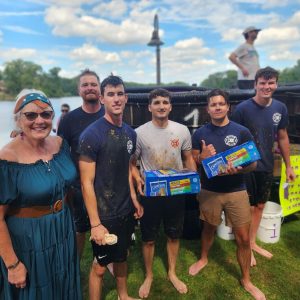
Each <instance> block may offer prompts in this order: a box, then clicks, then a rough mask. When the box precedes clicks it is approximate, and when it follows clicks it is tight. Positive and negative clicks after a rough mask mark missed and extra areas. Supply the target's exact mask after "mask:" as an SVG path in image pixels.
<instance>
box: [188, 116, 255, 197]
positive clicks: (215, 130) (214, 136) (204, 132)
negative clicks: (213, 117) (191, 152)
mask: <svg viewBox="0 0 300 300" xmlns="http://www.w3.org/2000/svg"><path fill="white" fill-rule="evenodd" d="M201 140H204V141H205V144H206V145H209V144H212V145H213V146H214V147H215V149H216V152H217V153H220V152H223V151H226V150H228V149H230V148H232V147H234V146H238V145H241V144H243V143H246V142H247V141H250V140H253V138H252V135H251V133H250V132H249V130H248V129H247V128H246V127H244V126H241V125H239V124H237V123H235V122H232V121H230V122H229V123H228V124H227V125H225V126H222V127H219V126H215V125H213V124H212V123H208V124H206V125H204V126H203V127H201V128H199V129H197V130H196V131H195V133H194V134H193V136H192V145H193V149H195V150H200V151H201V147H202V144H201ZM200 175H201V176H200V180H201V185H202V188H203V189H206V190H208V191H212V192H217V193H231V192H236V191H241V190H245V189H246V186H245V182H244V175H243V174H235V175H224V176H215V177H212V178H210V179H208V178H207V176H206V174H205V171H204V169H203V167H202V166H201V168H200Z"/></svg>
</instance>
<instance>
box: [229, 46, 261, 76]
mask: <svg viewBox="0 0 300 300" xmlns="http://www.w3.org/2000/svg"><path fill="white" fill-rule="evenodd" d="M233 53H234V54H235V55H236V56H237V57H238V59H239V61H240V63H241V64H242V65H243V66H244V67H245V68H246V69H247V70H248V72H249V76H248V77H245V76H244V75H243V73H242V71H241V70H240V69H238V80H254V78H255V74H256V72H257V70H258V69H259V56H258V53H257V51H256V49H255V48H254V46H253V45H250V44H248V43H244V44H242V45H241V46H239V47H238V48H237V49H236V50H235V51H233Z"/></svg>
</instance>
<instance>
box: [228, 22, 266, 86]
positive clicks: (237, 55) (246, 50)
mask: <svg viewBox="0 0 300 300" xmlns="http://www.w3.org/2000/svg"><path fill="white" fill-rule="evenodd" d="M260 30H261V29H257V28H256V27H254V26H250V27H247V28H246V29H245V30H244V31H243V35H244V37H245V40H246V42H245V43H243V44H242V45H240V46H239V47H238V48H237V49H236V50H234V51H233V52H232V53H231V54H230V56H229V60H230V61H231V62H232V63H233V64H235V65H236V66H237V67H238V87H239V88H240V89H253V88H254V76H255V73H256V71H257V70H258V69H259V57H258V53H257V51H256V49H255V48H254V41H255V40H256V38H257V35H258V32H259V31H260Z"/></svg>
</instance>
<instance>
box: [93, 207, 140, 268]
mask: <svg viewBox="0 0 300 300" xmlns="http://www.w3.org/2000/svg"><path fill="white" fill-rule="evenodd" d="M101 222H102V224H103V226H104V227H106V229H107V230H108V232H109V233H113V234H115V235H116V236H117V237H118V242H117V243H116V244H114V245H98V244H96V243H95V242H94V241H91V244H92V248H93V257H94V258H96V260H97V262H98V263H99V264H100V265H101V266H106V265H108V264H110V263H112V262H113V263H121V262H125V261H126V259H127V251H128V249H129V247H130V245H131V243H132V235H133V233H134V227H135V224H136V222H135V219H134V217H133V214H132V213H131V214H130V215H127V216H124V217H119V218H115V219H112V220H106V221H105V220H103V221H101Z"/></svg>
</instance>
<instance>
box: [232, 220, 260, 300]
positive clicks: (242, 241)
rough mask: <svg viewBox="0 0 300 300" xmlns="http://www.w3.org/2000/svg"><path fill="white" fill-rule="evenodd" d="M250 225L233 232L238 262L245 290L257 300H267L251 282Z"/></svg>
mask: <svg viewBox="0 0 300 300" xmlns="http://www.w3.org/2000/svg"><path fill="white" fill-rule="evenodd" d="M249 227H250V226H249V225H248V224H247V225H244V226H241V227H239V228H234V229H233V232H234V235H235V240H236V244H237V251H236V254H237V260H238V263H239V265H240V268H241V272H242V279H241V284H242V286H243V288H244V289H245V290H246V291H247V292H248V293H249V294H251V296H252V297H253V298H254V299H256V300H265V299H266V297H265V295H264V293H263V292H262V291H261V290H260V289H258V288H257V287H256V286H255V285H253V283H252V282H251V280H250V263H251V248H250V238H249Z"/></svg>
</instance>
